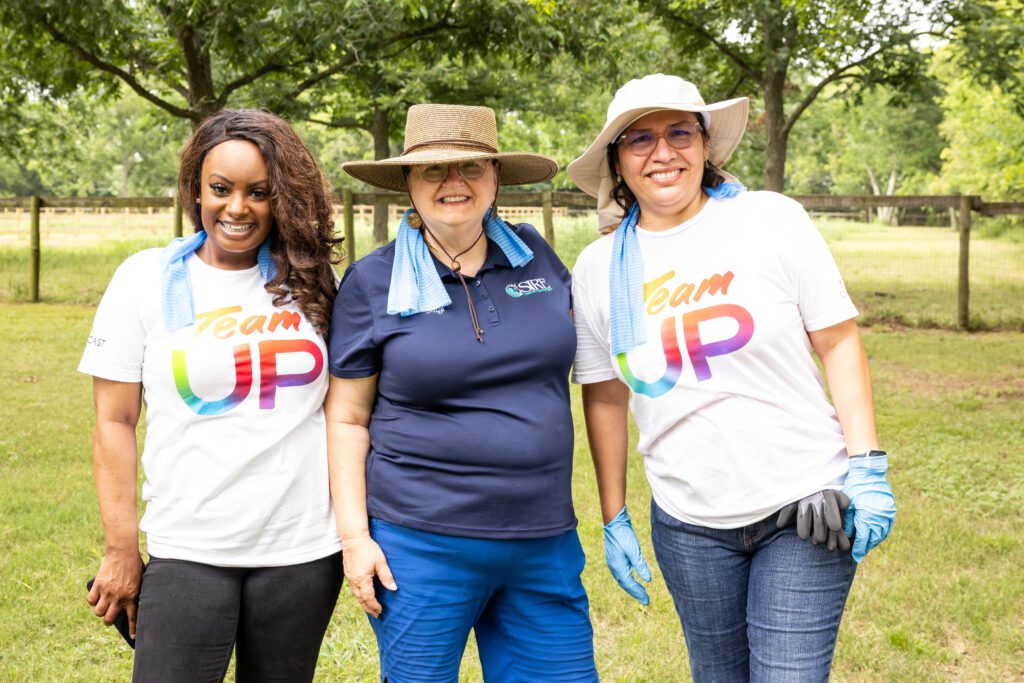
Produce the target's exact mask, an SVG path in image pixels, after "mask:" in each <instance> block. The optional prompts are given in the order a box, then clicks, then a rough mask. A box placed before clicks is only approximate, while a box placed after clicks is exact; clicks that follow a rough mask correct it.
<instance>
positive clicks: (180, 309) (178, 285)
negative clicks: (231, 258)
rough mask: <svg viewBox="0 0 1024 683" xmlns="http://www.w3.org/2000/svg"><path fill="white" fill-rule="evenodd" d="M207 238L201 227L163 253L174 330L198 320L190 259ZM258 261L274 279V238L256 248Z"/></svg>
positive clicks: (164, 289) (166, 308) (166, 304)
mask: <svg viewBox="0 0 1024 683" xmlns="http://www.w3.org/2000/svg"><path fill="white" fill-rule="evenodd" d="M204 242H206V231H205V230H200V231H199V232H197V233H195V234H194V235H189V236H188V237H176V238H174V240H172V241H171V243H170V244H168V245H167V246H166V247H164V250H163V252H162V253H161V254H160V289H161V298H162V304H163V312H164V329H166V330H167V331H168V332H174V331H175V330H179V329H181V328H182V327H188V326H189V325H191V324H192V323H194V322H195V321H196V310H195V303H194V301H193V298H192V278H191V277H190V276H189V272H188V266H187V265H186V260H187V259H188V257H189V255H190V254H191V253H192V252H194V251H195V250H196V249H198V248H199V247H201V246H203V243H204ZM256 263H257V264H258V265H259V267H260V273H262V275H263V279H265V280H267V281H270V280H272V279H274V276H275V275H276V274H277V267H276V266H275V265H274V257H273V256H271V254H270V238H269V237H268V238H267V239H265V240H264V241H263V244H261V245H260V248H259V251H258V252H256Z"/></svg>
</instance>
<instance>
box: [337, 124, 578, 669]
mask: <svg viewBox="0 0 1024 683" xmlns="http://www.w3.org/2000/svg"><path fill="white" fill-rule="evenodd" d="M344 169H345V170H346V171H347V172H348V173H350V174H351V175H353V176H355V177H356V178H358V179H360V180H362V181H364V182H366V183H369V184H370V185H373V186H375V187H380V188H384V189H388V190H396V191H402V192H404V191H407V192H408V193H409V198H410V201H411V203H412V208H411V209H409V210H408V211H407V212H406V213H405V216H404V217H403V219H402V222H401V225H400V226H399V228H398V236H397V239H396V240H395V241H394V242H392V243H390V244H388V245H386V246H384V247H381V248H380V249H377V250H376V251H374V252H373V253H371V254H370V255H368V256H367V257H365V258H363V259H362V260H360V261H359V262H357V263H355V264H353V265H352V266H350V267H349V269H348V270H347V271H346V273H345V276H344V278H343V279H342V283H341V286H340V290H339V293H338V298H337V300H336V302H335V307H334V315H333V317H332V321H331V335H330V370H331V373H332V375H333V377H332V379H331V386H330V390H329V392H328V398H327V406H326V409H327V417H328V444H329V453H330V471H331V489H332V493H333V497H334V500H335V504H336V510H337V518H338V525H339V527H338V528H339V533H340V534H341V538H342V547H343V549H344V565H345V576H346V577H347V579H348V582H349V588H350V589H351V590H352V593H353V594H354V595H355V597H356V599H357V600H358V601H359V603H360V605H361V606H362V607H363V609H364V610H366V612H367V613H368V614H369V615H370V617H371V618H370V623H371V625H372V626H373V630H374V633H375V634H376V636H377V643H378V647H379V650H380V664H381V678H382V680H390V681H435V680H436V681H455V680H457V678H458V672H459V663H460V661H461V659H462V654H463V650H464V648H465V646H466V640H467V638H468V636H469V633H470V631H471V630H475V632H476V641H477V645H478V648H479V651H480V660H481V664H482V667H483V672H484V678H485V679H486V680H488V681H512V680H516V681H519V680H558V681H592V680H596V679H597V673H596V670H595V666H594V656H593V642H592V641H593V632H592V629H591V626H590V619H589V611H588V604H587V597H586V593H585V592H584V590H583V584H582V582H581V580H580V572H581V571H582V569H583V563H584V557H583V551H582V549H581V547H580V542H579V539H578V538H577V535H576V517H575V515H574V513H573V506H572V497H571V490H570V483H571V475H572V454H573V424H572V416H571V414H570V410H569V387H568V372H569V367H570V365H571V363H572V358H573V355H574V353H575V350H576V335H575V331H574V329H573V324H572V319H571V317H570V310H569V309H570V285H569V274H568V272H567V271H566V269H565V266H564V265H563V264H562V263H561V261H559V259H558V257H557V256H556V255H555V253H554V251H553V250H552V249H551V248H550V247H549V246H548V245H547V243H545V242H544V240H543V239H542V238H541V237H540V236H539V235H538V234H537V231H536V230H534V229H533V228H532V227H531V226H529V225H516V226H513V225H510V224H508V223H506V222H504V221H502V220H501V219H500V218H499V217H498V216H497V214H496V212H495V211H496V209H495V197H496V195H497V191H498V186H499V185H518V184H526V183H536V182H542V181H545V180H548V179H550V178H551V177H552V176H554V175H555V173H556V172H557V171H558V166H557V164H556V163H555V162H554V161H553V160H551V159H548V158H547V157H543V156H540V155H537V154H521V153H520V154H517V153H501V152H499V151H498V139H497V129H496V125H495V117H494V112H493V111H492V110H491V109H489V108H487V107H467V106H455V105H438V104H422V105H416V106H413V107H411V108H410V109H409V113H408V118H407V121H406V130H405V151H404V153H403V154H402V155H401V156H398V157H395V158H392V159H385V160H382V161H373V162H349V163H347V164H345V165H344Z"/></svg>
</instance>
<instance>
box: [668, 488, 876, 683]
mask: <svg viewBox="0 0 1024 683" xmlns="http://www.w3.org/2000/svg"><path fill="white" fill-rule="evenodd" d="M777 516H778V514H777V513H776V514H774V515H772V516H770V517H768V518H766V519H763V520H761V521H760V522H755V523H754V524H750V525H748V526H745V527H740V528H738V529H711V528H708V527H702V526H695V525H693V524H687V523H686V522H681V521H679V520H678V519H675V518H674V517H671V516H670V515H669V514H668V513H666V512H665V511H664V510H662V509H661V508H660V507H658V505H657V503H655V502H654V501H653V500H652V501H651V540H652V541H653V543H654V553H655V556H656V557H657V559H658V566H659V567H661V571H662V574H664V576H665V583H667V584H668V590H669V592H670V593H671V594H672V599H673V601H675V605H676V612H677V613H678V614H679V621H680V622H681V623H682V625H683V635H684V636H685V637H686V647H687V649H688V650H689V655H690V669H691V671H692V674H693V680H694V681H698V682H700V683H704V682H708V681H712V682H716V683H717V682H722V683H732V682H734V681H735V682H739V681H757V682H761V681H785V682H786V683H795V682H797V681H827V680H828V676H829V670H830V669H831V666H832V651H833V649H834V648H835V643H836V635H837V634H838V633H839V621H840V620H841V619H842V616H843V607H844V606H845V605H846V596H847V595H848V594H849V592H850V586H851V585H852V584H853V575H854V572H855V571H856V569H857V563H856V562H854V560H853V556H852V555H851V554H850V552H849V551H847V552H842V551H839V550H837V551H836V552H833V553H830V552H828V551H827V550H826V549H825V547H824V546H821V545H818V546H816V545H813V544H812V543H811V542H810V541H801V540H800V537H799V536H797V535H796V527H795V526H792V525H790V526H789V527H786V528H785V529H776V528H775V520H776V518H777Z"/></svg>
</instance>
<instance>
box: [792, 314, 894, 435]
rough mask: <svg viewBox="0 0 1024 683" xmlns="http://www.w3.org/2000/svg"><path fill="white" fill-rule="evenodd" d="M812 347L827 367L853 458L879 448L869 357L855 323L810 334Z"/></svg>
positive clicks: (835, 326) (826, 372) (837, 412)
mask: <svg viewBox="0 0 1024 683" xmlns="http://www.w3.org/2000/svg"><path fill="white" fill-rule="evenodd" d="M808 336H809V337H810V339H811V346H813V347H814V352H815V353H817V354H818V357H819V358H821V363H822V365H824V367H825V377H826V379H827V380H828V388H829V392H830V393H831V394H832V404H833V405H834V406H835V408H836V415H838V417H839V424H840V426H842V428H843V436H844V437H845V439H846V452H847V453H849V454H850V455H855V454H857V453H864V452H866V451H869V450H874V449H877V448H878V436H877V433H876V431H875V405H874V398H873V397H872V393H871V373H870V372H869V370H868V357H867V354H866V353H865V352H864V345H863V344H861V341H860V331H859V330H858V329H857V323H856V322H855V321H854V320H852V319H851V320H847V321H845V322H841V323H839V324H838V325H832V326H831V327H826V328H824V329H821V330H816V331H814V332H809V333H808Z"/></svg>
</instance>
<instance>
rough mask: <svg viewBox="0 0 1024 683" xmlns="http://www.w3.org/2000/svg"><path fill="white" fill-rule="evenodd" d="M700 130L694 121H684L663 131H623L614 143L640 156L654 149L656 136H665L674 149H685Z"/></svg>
mask: <svg viewBox="0 0 1024 683" xmlns="http://www.w3.org/2000/svg"><path fill="white" fill-rule="evenodd" d="M700 130H703V128H702V127H701V125H700V124H699V123H697V122H696V121H684V122H683V123H677V124H676V125H674V126H670V127H669V128H668V129H667V130H666V131H665V132H664V133H655V132H653V131H649V130H635V131H633V132H631V133H623V134H622V135H620V136H619V138H618V139H617V140H616V141H615V144H622V145H625V146H626V149H628V150H629V151H630V152H632V153H633V154H635V155H636V156H638V157H642V156H647V155H648V154H650V153H651V152H652V151H653V150H654V148H655V147H656V146H657V145H658V138H665V142H667V143H668V144H669V146H671V147H674V148H675V149H686V148H687V147H689V146H691V145H692V144H693V143H694V141H695V140H697V139H699V138H700V132H699V131H700Z"/></svg>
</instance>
